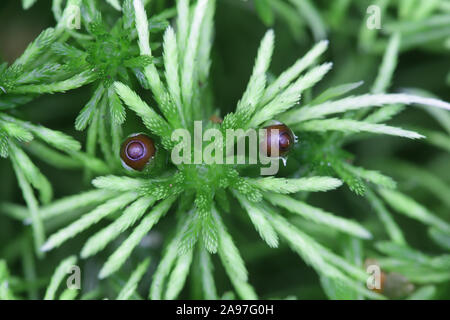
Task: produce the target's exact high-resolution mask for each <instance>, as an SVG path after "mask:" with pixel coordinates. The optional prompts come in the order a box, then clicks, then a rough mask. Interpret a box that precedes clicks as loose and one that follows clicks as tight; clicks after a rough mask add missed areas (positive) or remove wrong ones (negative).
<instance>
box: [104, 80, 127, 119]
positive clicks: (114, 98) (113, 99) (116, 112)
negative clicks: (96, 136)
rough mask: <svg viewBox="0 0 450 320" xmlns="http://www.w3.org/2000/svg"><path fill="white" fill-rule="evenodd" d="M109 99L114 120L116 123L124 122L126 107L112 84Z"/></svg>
mask: <svg viewBox="0 0 450 320" xmlns="http://www.w3.org/2000/svg"><path fill="white" fill-rule="evenodd" d="M108 101H109V107H110V108H111V109H110V110H111V117H112V119H113V121H114V122H115V123H116V124H122V123H123V122H124V121H125V108H124V106H123V105H122V101H120V99H119V96H118V95H117V94H116V92H115V90H114V87H113V86H110V87H109V89H108Z"/></svg>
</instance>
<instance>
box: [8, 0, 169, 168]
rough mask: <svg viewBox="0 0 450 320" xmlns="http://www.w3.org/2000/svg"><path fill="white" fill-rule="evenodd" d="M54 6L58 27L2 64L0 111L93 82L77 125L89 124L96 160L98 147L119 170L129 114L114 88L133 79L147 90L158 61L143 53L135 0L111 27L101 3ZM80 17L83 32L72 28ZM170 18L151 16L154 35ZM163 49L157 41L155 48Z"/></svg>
mask: <svg viewBox="0 0 450 320" xmlns="http://www.w3.org/2000/svg"><path fill="white" fill-rule="evenodd" d="M115 3H117V1H115ZM55 6H56V7H54V9H55V10H56V12H55V19H56V20H57V25H56V27H54V28H48V29H46V30H44V31H43V32H42V33H41V34H40V35H39V37H38V38H37V39H36V40H35V41H33V43H31V44H30V45H29V46H28V48H27V49H26V50H25V52H24V53H23V54H22V56H21V57H19V58H18V59H17V60H16V61H15V62H14V63H13V64H12V65H11V66H9V67H8V66H7V64H6V63H4V64H2V65H1V66H0V71H1V73H0V74H1V75H0V108H1V109H11V108H15V107H17V106H19V105H22V104H25V103H27V102H29V101H31V100H32V99H33V98H35V97H37V96H38V95H41V94H45V93H57V92H65V91H68V90H72V89H76V88H79V87H82V86H84V85H87V84H91V83H92V84H93V86H94V90H93V94H92V97H91V98H90V99H89V101H88V103H87V104H86V106H85V107H84V108H83V109H82V110H81V112H80V114H79V116H78V117H77V119H76V121H75V127H76V129H78V130H83V129H85V128H86V127H87V126H88V125H89V130H88V139H87V141H88V143H87V146H86V149H87V153H88V155H90V156H92V157H94V156H95V151H96V147H97V144H99V145H100V147H101V148H100V149H101V151H102V153H103V155H104V159H105V160H106V162H107V163H108V165H109V166H111V167H112V168H115V167H117V166H120V162H119V161H114V159H115V157H114V155H113V153H112V150H111V145H113V147H114V148H117V147H118V146H119V145H120V141H121V139H122V137H121V126H120V125H121V124H122V123H123V121H124V120H125V110H124V107H123V105H122V103H121V102H120V99H119V98H118V96H117V95H116V93H115V91H114V89H113V88H112V86H111V84H112V83H113V82H114V81H116V80H120V81H123V82H125V83H127V84H129V85H131V82H132V81H133V79H132V77H134V78H135V79H137V80H138V81H139V83H140V84H141V85H142V86H143V87H148V84H147V81H146V79H145V76H144V74H143V71H142V70H143V68H144V67H145V66H147V65H149V64H150V63H157V62H158V59H157V58H154V57H150V56H148V55H140V54H139V47H138V46H137V44H136V41H135V40H136V37H137V32H136V28H135V27H134V11H133V7H132V1H131V0H127V1H124V2H123V5H122V7H121V10H122V16H121V17H119V18H118V19H117V20H116V21H115V22H114V23H113V25H112V27H110V26H109V24H107V23H106V22H104V21H103V19H102V15H101V13H100V11H99V8H98V7H97V6H98V4H97V2H96V1H84V0H70V1H67V3H66V7H65V9H64V10H62V9H61V8H62V7H61V6H62V3H61V2H57V3H55ZM55 10H54V11H55ZM76 14H80V17H79V19H80V20H79V22H80V28H79V29H76V28H72V27H70V25H71V24H72V23H73V21H72V20H73V19H76V16H75V15H76ZM171 15H173V13H171V11H167V12H162V13H161V15H159V16H158V15H155V16H154V17H152V18H151V19H150V20H149V32H151V33H158V32H160V31H162V30H164V29H165V28H166V26H167V25H168V22H167V19H168V18H170V17H171ZM82 25H84V27H85V30H87V32H86V33H84V32H83V30H84V29H83V28H81V26H82ZM158 45H159V43H158V42H154V46H155V47H158ZM44 59H45V63H44V64H43V63H42V61H43V60H44ZM131 75H132V77H131ZM103 119H108V120H107V121H102V120H103ZM109 120H110V121H109Z"/></svg>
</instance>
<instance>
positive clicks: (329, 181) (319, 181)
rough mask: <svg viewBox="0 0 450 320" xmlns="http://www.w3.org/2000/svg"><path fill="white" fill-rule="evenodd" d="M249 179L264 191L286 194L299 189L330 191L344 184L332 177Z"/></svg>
mask: <svg viewBox="0 0 450 320" xmlns="http://www.w3.org/2000/svg"><path fill="white" fill-rule="evenodd" d="M247 181H249V182H250V183H251V184H253V185H254V186H256V187H258V188H259V189H261V190H263V191H271V192H275V193H285V194H286V193H295V192H299V191H313V192H314V191H328V190H333V189H336V188H338V187H340V186H341V185H342V181H341V180H339V179H336V178H332V177H309V178H298V179H285V178H274V177H267V178H259V179H248V180H247Z"/></svg>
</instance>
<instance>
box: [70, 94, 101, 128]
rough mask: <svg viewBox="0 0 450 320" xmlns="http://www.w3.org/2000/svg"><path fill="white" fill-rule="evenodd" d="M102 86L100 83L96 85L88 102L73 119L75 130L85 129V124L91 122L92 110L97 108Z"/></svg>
mask: <svg viewBox="0 0 450 320" xmlns="http://www.w3.org/2000/svg"><path fill="white" fill-rule="evenodd" d="M103 93H104V87H103V86H102V85H100V86H98V87H97V89H96V90H95V92H94V94H93V95H92V97H91V99H90V100H89V102H88V103H87V104H86V106H84V108H83V109H82V110H81V111H80V114H79V115H78V117H77V119H76V120H75V128H76V129H77V130H84V129H86V127H87V125H88V124H89V123H91V121H92V119H93V118H94V111H95V109H96V108H97V105H98V104H99V102H100V100H101V98H102V97H103Z"/></svg>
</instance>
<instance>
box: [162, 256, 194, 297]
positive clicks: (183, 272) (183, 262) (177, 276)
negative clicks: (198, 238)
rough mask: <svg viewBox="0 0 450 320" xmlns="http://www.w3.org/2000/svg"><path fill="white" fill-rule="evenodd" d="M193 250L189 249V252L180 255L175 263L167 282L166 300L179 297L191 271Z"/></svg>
mask: <svg viewBox="0 0 450 320" xmlns="http://www.w3.org/2000/svg"><path fill="white" fill-rule="evenodd" d="M192 256H193V251H192V250H191V251H188V252H187V253H185V254H183V255H181V256H178V259H177V261H176V263H175V267H174V269H173V271H172V273H171V274H170V276H169V281H168V282H167V289H166V295H165V299H166V300H174V299H176V298H177V297H178V295H179V293H180V292H181V290H182V289H183V286H184V284H185V282H186V278H187V276H188V273H189V268H190V266H191V263H192Z"/></svg>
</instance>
